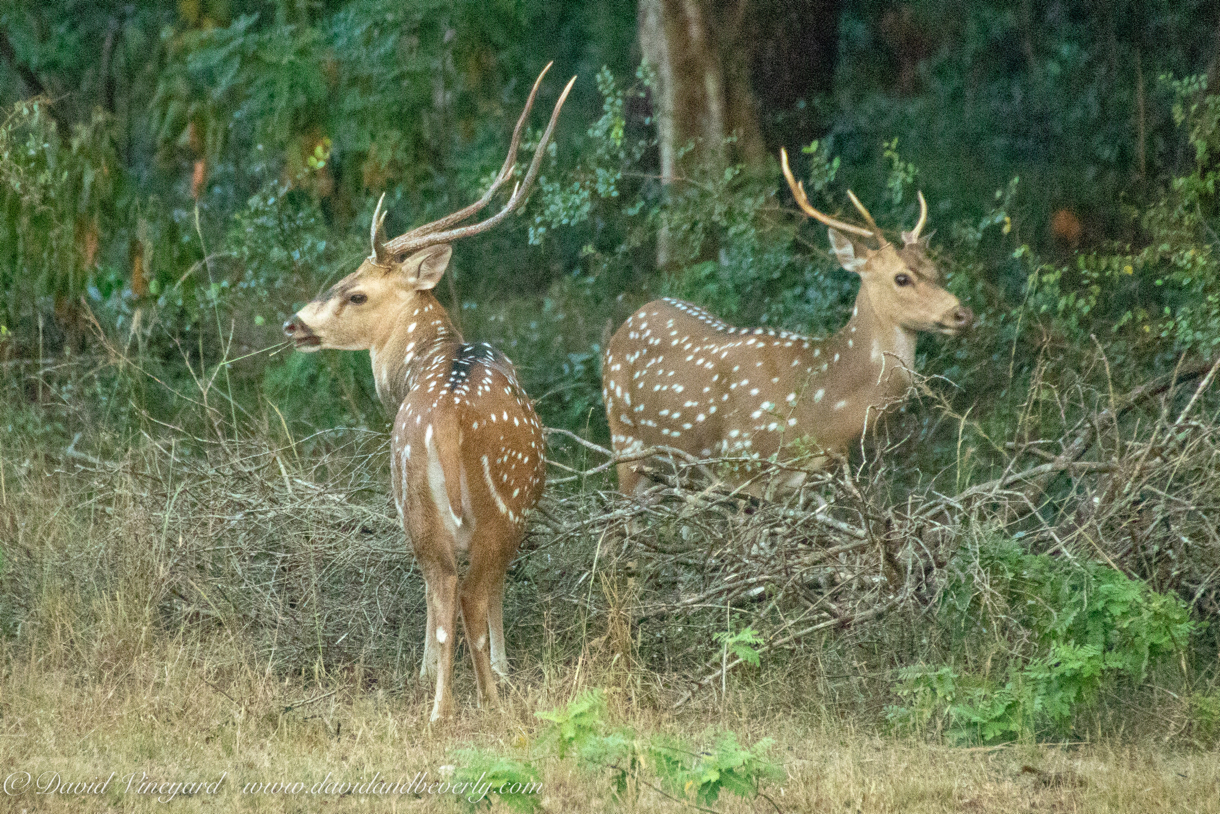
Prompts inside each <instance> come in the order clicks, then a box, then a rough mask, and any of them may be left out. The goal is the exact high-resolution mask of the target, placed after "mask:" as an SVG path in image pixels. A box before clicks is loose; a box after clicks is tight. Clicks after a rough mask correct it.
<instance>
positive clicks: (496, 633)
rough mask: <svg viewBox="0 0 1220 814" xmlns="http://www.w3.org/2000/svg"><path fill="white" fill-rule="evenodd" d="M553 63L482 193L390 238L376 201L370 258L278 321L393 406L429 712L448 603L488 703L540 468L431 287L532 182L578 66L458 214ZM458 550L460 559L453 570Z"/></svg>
mask: <svg viewBox="0 0 1220 814" xmlns="http://www.w3.org/2000/svg"><path fill="white" fill-rule="evenodd" d="M550 67H551V66H550V65H547V66H546V68H544V69H543V70H542V73H541V74H539V75H538V79H537V80H536V81H535V82H534V88H533V90H532V91H531V92H530V95H529V99H528V100H527V101H526V103H525V109H524V110H523V111H522V113H521V117H520V118H519V119H518V120H517V125H516V128H515V129H514V130H513V136H512V141H511V143H510V144H509V148H508V157H507V158H506V159H505V160H504V165H503V166H502V167H501V169H500V172H499V173H498V174H497V175H496V177H495V180H494V181H493V182H492V184H491V186H490V187H489V188H488V190H487V192H486V193H484V195H483V197H481V198H480V199H479V200H478V201H476V202H475V203H473V204H471V205H469V206H467V207H465V208H464V209H461V210H459V211H457V212H454V213H453V214H451V215H448V216H446V217H444V218H441V219H440V220H437V221H434V222H433V223H429V224H426V225H424V226H419V227H417V228H415V229H413V230H411V231H409V232H406V233H405V234H402V235H400V236H398V237H396V238H394V239H393V240H388V241H387V240H386V239H385V234H384V229H383V222H384V220H385V213H384V212H383V211H382V208H381V201H378V204H377V210H376V212H375V213H374V215H373V223H372V227H371V230H370V238H371V241H372V253H371V254H370V255H369V257H368V259H366V260H365V261H364V262H363V263H361V264H360V267H359V268H358V269H356V271H355V272H353V273H352V274H350V275H348V276H347V277H345V278H344V279H342V280H340V281H339V282H338V283H337V284H336V285H335V286H333V287H332V288H331V289H330V290H329V291H327V292H326V293H325V294H323V295H322V296H321V297H319V298H318V299H316V300H314V301H312V302H310V303H309V304H308V305H306V306H305V307H304V308H302V309H301V310H300V311H298V312H297V313H296V315H294V316H293V317H292V318H291V319H289V320H288V321H287V322H286V323H284V333H285V334H287V335H288V336H289V337H290V338H291V339H292V340H293V341H294V342H295V344H296V347H297V348H298V349H299V350H303V351H315V350H318V349H320V348H336V349H339V350H368V351H369V355H370V357H371V360H372V364H373V378H374V380H375V382H376V386H377V395H378V397H379V398H380V400H381V402H382V404H384V405H385V407H386V409H387V410H392V411H395V412H396V417H395V419H394V430H393V435H392V438H391V457H390V463H391V473H392V478H393V491H394V502H395V504H396V506H397V508H398V514H399V517H400V518H401V520H402V523H403V527H404V529H405V530H406V533H407V535H408V537H409V538H410V540H411V546H412V548H413V549H414V552H415V559H416V561H417V562H418V564H419V568H420V571H421V572H422V573H423V577H424V583H425V593H426V599H427V606H428V629H427V636H426V639H425V642H424V658H423V666H422V668H421V670H420V675H421V676H422V677H430V678H435V679H436V693H435V696H434V698H433V704H432V720H434V721H435V720H437V719H439V718H442V717H447V716H449V715H451V714H452V713H453V695H452V691H451V690H450V679H451V676H452V672H453V649H454V644H455V640H454V634H455V633H456V626H457V617H458V610H459V606H460V610H461V617H462V626H463V628H464V630H465V637H466V645H467V648H468V649H469V650H470V655H471V659H472V661H473V662H474V673H475V680H476V684H477V686H478V694H479V700H480V703H482V704H483V705H487V706H494V705H495V704H496V703H497V701H498V696H497V692H496V681H495V676H494V675H493V670H494V671H495V672H498V673H499V674H500V675H506V674H507V670H508V660H507V657H506V655H505V652H504V613H503V604H504V580H505V572H506V571H507V569H508V566H509V563H510V562H511V561H512V558H513V556H514V555H515V554H516V552H517V548H518V546H519V545H520V543H521V539H522V537H523V536H524V533H525V524H526V518H527V517H528V516H529V514H530V511H531V510H532V509H533V507H534V506H535V505H536V504H537V502H538V498H539V497H540V496H541V494H542V489H543V484H544V476H545V468H546V467H545V463H544V458H543V433H542V424H541V423H540V422H539V421H538V416H537V415H536V414H535V413H534V408H533V406H532V405H531V403H530V400H529V398H528V397H527V396H526V394H525V392H524V391H523V390H522V389H521V385H520V384H519V383H518V381H517V373H516V371H515V370H514V368H513V365H512V363H511V362H510V361H509V360H508V359H507V358H506V357H505V356H504V355H503V354H501V353H499V352H498V351H496V350H495V349H494V348H492V347H491V346H490V345H487V344H483V343H476V344H467V343H465V342H464V341H463V340H462V337H461V335H460V334H459V333H458V331H457V329H456V328H455V327H454V325H453V322H452V321H451V320H450V319H449V315H448V314H447V313H446V312H445V309H444V308H442V307H441V304H440V303H439V302H438V301H437V299H436V297H435V296H433V294H432V289H433V288H434V287H435V286H436V284H437V283H438V282H439V281H440V279H441V276H442V275H443V274H444V273H445V269H446V268H447V267H448V265H449V258H450V256H451V255H452V253H453V249H452V247H451V246H450V244H451V243H452V242H453V241H455V240H458V239H460V238H464V237H470V236H472V235H477V234H479V233H481V232H484V231H486V230H488V229H490V228H492V227H493V226H495V225H496V224H498V223H500V222H501V221H503V220H504V219H505V218H506V217H508V215H509V214H510V213H512V212H513V211H514V210H516V209H517V208H518V207H519V206H520V205H521V203H522V201H523V200H524V199H525V197H526V195H527V193H528V192H529V189H530V187H531V186H532V185H533V183H534V179H535V178H536V176H537V174H538V168H539V166H540V164H541V162H542V156H543V155H544V154H545V152H546V145H547V142H548V141H549V140H550V137H551V133H552V131H553V130H554V129H555V122H556V120H557V119H558V118H559V111H560V109H561V108H562V107H563V103H564V100H566V99H567V97H568V92H569V91H570V90H571V89H572V84H573V83H574V82H575V81H576V77H572V80H571V81H570V82H568V84H567V87H565V88H564V90H563V93H562V94H560V96H559V100H558V102H556V103H555V108H554V110H553V111H552V112H551V119H550V122H549V124H548V125H547V128H546V130H545V131H544V132H543V134H542V139H541V140H540V141H539V142H538V148H537V150H536V151H535V152H534V157H533V160H532V162H531V163H530V165H529V169H528V170H527V172H526V173H525V177H524V178H523V179H522V180H521V182H520V183H519V184H517V185H516V186H515V187H514V189H513V192H512V195H511V196H510V197H509V199H508V202H507V203H506V204H505V206H504V208H503V209H501V210H500V211H499V212H497V213H496V214H494V215H492V216H491V217H489V218H487V219H486V220H484V221H482V222H479V223H475V224H471V225H467V226H459V225H458V224H460V223H462V222H464V221H466V220H469V219H470V218H471V217H472V216H474V215H475V214H476V213H477V212H479V211H480V210H482V209H483V208H484V207H486V206H487V204H488V203H489V202H490V201H491V199H492V196H493V195H495V193H496V191H497V190H498V189H499V188H500V187H501V186H503V184H504V182H505V181H507V180H508V179H509V178H511V177H512V176H513V172H514V168H515V167H516V160H517V146H518V144H519V142H520V139H521V131H522V129H523V127H524V126H525V121H526V118H527V117H528V116H529V112H530V108H531V107H532V106H533V104H534V97H535V96H536V95H537V93H538V88H539V86H540V85H541V84H542V78H543V77H544V76H545V75H546V72H547V71H548V70H549V69H550ZM384 197H385V196H384V195H383V196H382V198H383V199H384ZM460 556H465V557H467V558H468V560H469V563H468V565H467V567H466V569H465V574H464V576H459V562H458V560H459V557H460Z"/></svg>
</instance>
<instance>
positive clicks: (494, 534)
mask: <svg viewBox="0 0 1220 814" xmlns="http://www.w3.org/2000/svg"><path fill="white" fill-rule="evenodd" d="M513 533H514V529H512V528H505V527H504V526H503V525H502V524H500V523H486V524H484V525H482V526H480V527H479V528H478V529H477V530H476V532H475V538H474V539H473V540H472V541H471V546H470V569H469V571H467V573H466V579H465V580H464V581H463V582H462V622H463V626H464V627H465V629H466V645H467V647H468V648H469V649H470V658H471V661H472V662H473V663H474V676H475V681H476V682H477V683H478V686H479V702H480V704H482V705H483V706H488V707H494V706H497V705H498V704H499V701H500V698H499V693H498V692H497V691H496V676H495V674H494V673H493V672H492V659H491V651H492V641H493V637H494V636H496V635H499V636H501V637H502V636H503V610H502V608H503V606H502V605H501V603H500V599H501V598H502V596H503V590H504V572H505V571H506V570H507V569H508V563H509V561H510V560H511V559H512V556H513V554H514V553H515V552H516V550H517V547H516V545H514V544H511V543H510V544H508V545H506V544H505V542H506V540H508V539H511V537H512V535H513ZM494 606H499V607H500V611H499V616H500V619H499V620H498V622H499V626H500V630H499V631H498V632H493V625H492V617H491V614H492V608H493V607H494ZM501 646H503V641H501Z"/></svg>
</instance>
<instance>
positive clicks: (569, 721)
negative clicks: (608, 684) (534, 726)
mask: <svg viewBox="0 0 1220 814" xmlns="http://www.w3.org/2000/svg"><path fill="white" fill-rule="evenodd" d="M605 715H606V695H605V693H603V692H602V691H601V690H586V691H585V692H582V693H581V694H580V695H578V696H576V697H575V698H573V699H572V700H571V701H570V702H568V705H567V706H566V707H565V708H564V709H563V710H559V709H553V710H550V711H543V712H535V713H534V716H535V717H537V718H540V719H541V720H543V721H549V722H550V726H548V727H547V728H546V729H545V730H543V734H542V736H541V737H540V739H539V741H540V743H542V744H546V745H551V746H553V747H554V749H555V752H556V754H558V755H559V757H560V759H562V758H565V757H567V755H568V753H569V752H579V751H580V750H581V749H582V748H583V747H584V746H585V745H587V744H588V743H589V741H590V740H591V739H592V738H593V737H594V736H595V735H596V734H597V733H598V732H600V730H601V729H602V728H603V719H604V718H605Z"/></svg>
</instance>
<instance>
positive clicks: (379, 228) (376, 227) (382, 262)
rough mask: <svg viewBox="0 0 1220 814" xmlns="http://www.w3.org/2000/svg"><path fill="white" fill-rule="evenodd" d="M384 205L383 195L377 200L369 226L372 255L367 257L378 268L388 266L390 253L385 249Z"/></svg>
mask: <svg viewBox="0 0 1220 814" xmlns="http://www.w3.org/2000/svg"><path fill="white" fill-rule="evenodd" d="M383 203H385V193H384V192H383V193H381V197H380V198H378V199H377V208H376V209H374V210H373V223H372V225H370V226H369V242H370V243H372V244H373V253H372V254H371V255H369V256H370V257H371V258H372V260H373V262H374V263H376V264H377V265H379V266H388V265H389V264H390V253H389V252H387V251H386V249H385V215H386V213H385V211H384V210H383V209H382V208H381V205H382V204H383Z"/></svg>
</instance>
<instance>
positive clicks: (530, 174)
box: [389, 76, 576, 254]
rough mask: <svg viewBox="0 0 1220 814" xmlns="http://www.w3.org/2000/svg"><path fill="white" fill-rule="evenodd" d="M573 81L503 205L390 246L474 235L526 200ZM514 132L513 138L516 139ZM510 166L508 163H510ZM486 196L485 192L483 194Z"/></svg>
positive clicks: (413, 246) (399, 249)
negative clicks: (473, 218)
mask: <svg viewBox="0 0 1220 814" xmlns="http://www.w3.org/2000/svg"><path fill="white" fill-rule="evenodd" d="M574 84H576V77H575V76H573V77H572V78H571V79H569V80H568V84H567V87H565V88H564V89H563V93H561V94H559V101H557V102H556V103H555V109H554V110H552V111H551V120H550V122H548V123H547V126H546V130H544V131H543V133H542V138H541V139H540V140H539V141H538V147H537V149H536V150H534V159H533V161H531V162H530V166H529V169H528V170H527V171H526V173H525V178H523V179H521V181H520V182H519V183H518V184H517V185H516V186H515V187H514V188H513V194H512V195H511V196H510V197H509V199H508V203H506V204H505V205H504V208H503V209H501V210H500V211H499V212H497V213H496V214H494V215H492V216H491V217H490V218H487V219H486V220H484V221H480V222H479V223H473V224H471V225H470V226H462V227H459V228H456V229H450V230H449V231H447V232H440V231H433V232H429V233H427V234H424V235H420V236H418V237H416V238H413V239H411V240H407V239H405V238H406V237H407V235H403V236H402V237H399V238H395V239H394V240H392V241H390V243H389V248H390V250H391V251H393V252H394V253H395V254H405V253H406V252H410V251H415V250H417V249H421V248H423V247H424V246H431V245H435V244H437V243H448V242H450V241H453V240H457V239H459V238H463V237H469V236H471V235H477V234H479V233H480V232H485V231H487V230H488V229H490V228H491V227H493V226H495V225H496V224H497V223H499V222H500V221H502V220H504V219H505V218H506V217H508V216H509V215H510V214H511V213H512V212H513V211H514V210H515V209H516V208H517V207H518V206H520V205H521V202H522V201H523V200H525V196H526V194H527V193H528V192H529V190H530V187H531V186H533V184H534V179H535V178H536V177H537V175H538V169H539V167H541V166H542V156H543V154H544V153H545V152H546V146H547V143H548V142H550V140H551V133H552V132H554V130H555V122H557V121H558V120H559V111H560V109H562V108H563V103H564V102H565V101H567V98H568V94H569V93H570V92H571V90H572V86H573V85H574ZM515 138H516V137H515V136H514V140H515ZM510 169H511V167H510ZM484 197H485V198H486V197H488V196H486V195H485V196H484Z"/></svg>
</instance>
